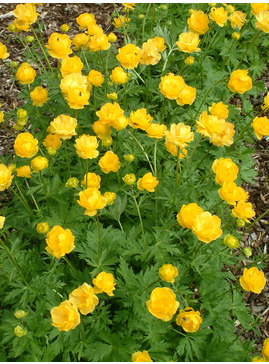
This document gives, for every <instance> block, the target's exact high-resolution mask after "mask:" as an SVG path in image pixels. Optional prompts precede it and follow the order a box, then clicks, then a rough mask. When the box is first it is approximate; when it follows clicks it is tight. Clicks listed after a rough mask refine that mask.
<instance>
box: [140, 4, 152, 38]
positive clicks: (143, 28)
mask: <svg viewBox="0 0 269 364" xmlns="http://www.w3.org/2000/svg"><path fill="white" fill-rule="evenodd" d="M150 7H151V4H149V6H148V8H147V11H146V15H145V18H144V20H143V26H142V43H144V34H145V25H146V20H147V16H148V13H149V9H150Z"/></svg>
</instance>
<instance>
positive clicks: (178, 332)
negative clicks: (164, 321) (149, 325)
mask: <svg viewBox="0 0 269 364" xmlns="http://www.w3.org/2000/svg"><path fill="white" fill-rule="evenodd" d="M171 330H172V331H175V332H176V333H177V334H180V335H182V336H185V337H188V336H187V335H185V334H183V333H182V332H180V331H177V330H176V329H173V328H171Z"/></svg>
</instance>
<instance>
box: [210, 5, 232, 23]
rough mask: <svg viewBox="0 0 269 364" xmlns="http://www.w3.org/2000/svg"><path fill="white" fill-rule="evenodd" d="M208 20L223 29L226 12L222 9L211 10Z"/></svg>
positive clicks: (226, 17)
mask: <svg viewBox="0 0 269 364" xmlns="http://www.w3.org/2000/svg"><path fill="white" fill-rule="evenodd" d="M209 18H210V19H212V20H213V21H214V22H216V23H217V24H218V25H219V26H220V27H223V26H224V25H225V24H226V22H227V19H228V12H227V11H225V10H224V8H223V7H220V8H211V12H210V14H209Z"/></svg>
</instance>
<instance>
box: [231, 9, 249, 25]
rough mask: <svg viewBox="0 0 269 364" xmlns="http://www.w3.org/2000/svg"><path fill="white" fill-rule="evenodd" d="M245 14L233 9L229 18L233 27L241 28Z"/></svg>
mask: <svg viewBox="0 0 269 364" xmlns="http://www.w3.org/2000/svg"><path fill="white" fill-rule="evenodd" d="M246 17H247V14H245V13H242V11H234V12H233V13H232V14H231V15H230V16H229V18H228V19H229V20H230V22H231V26H232V28H233V29H235V28H236V27H237V28H238V29H241V28H242V26H243V25H244V23H245V21H246Z"/></svg>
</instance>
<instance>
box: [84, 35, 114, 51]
mask: <svg viewBox="0 0 269 364" xmlns="http://www.w3.org/2000/svg"><path fill="white" fill-rule="evenodd" d="M110 46H111V44H110V43H109V41H108V38H107V35H106V34H96V35H93V36H92V37H91V39H90V41H89V49H90V51H91V52H97V51H105V50H107V49H108V48H110Z"/></svg>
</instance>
